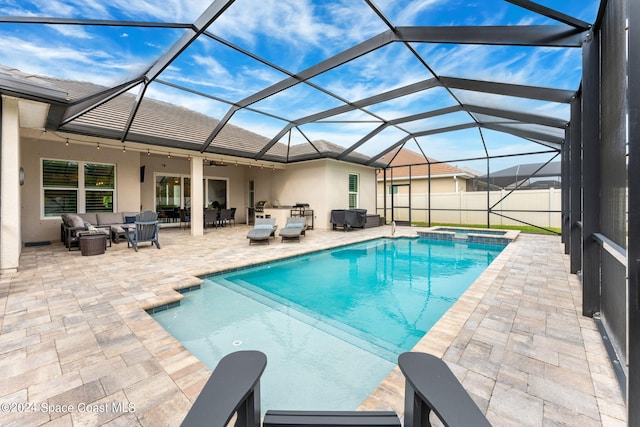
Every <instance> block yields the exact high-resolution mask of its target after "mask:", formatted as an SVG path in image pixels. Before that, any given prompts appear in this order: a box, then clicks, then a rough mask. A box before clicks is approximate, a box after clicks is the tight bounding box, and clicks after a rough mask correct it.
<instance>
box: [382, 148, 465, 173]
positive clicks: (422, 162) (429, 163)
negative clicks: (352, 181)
mask: <svg viewBox="0 0 640 427" xmlns="http://www.w3.org/2000/svg"><path fill="white" fill-rule="evenodd" d="M382 160H383V161H384V162H385V163H388V164H389V167H392V168H393V178H394V179H396V178H404V177H409V176H411V177H412V178H416V177H431V178H437V177H443V176H446V177H450V176H459V177H462V178H473V177H474V175H473V174H472V173H471V172H470V171H468V170H465V169H461V168H459V167H457V166H454V165H450V164H449V163H445V162H440V161H438V160H436V159H432V158H429V157H425V156H424V155H422V154H419V153H416V152H413V151H411V150H407V149H402V150H399V151H398V152H397V153H396V154H395V156H394V158H393V159H392V160H390V161H389V160H388V159H387V156H385V157H383V159H382ZM379 179H380V178H379Z"/></svg>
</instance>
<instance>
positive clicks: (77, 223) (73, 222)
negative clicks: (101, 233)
mask: <svg viewBox="0 0 640 427" xmlns="http://www.w3.org/2000/svg"><path fill="white" fill-rule="evenodd" d="M67 215H68V216H67V218H68V220H69V224H68V225H69V226H70V227H73V228H84V220H83V219H82V218H80V217H79V216H78V215H75V214H67Z"/></svg>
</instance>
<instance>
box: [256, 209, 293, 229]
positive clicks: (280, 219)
mask: <svg viewBox="0 0 640 427" xmlns="http://www.w3.org/2000/svg"><path fill="white" fill-rule="evenodd" d="M292 208H293V207H292V206H278V207H277V208H273V207H272V208H264V212H263V213H259V212H256V217H258V216H260V215H264V216H265V218H266V217H267V215H269V216H270V217H271V218H275V219H276V225H277V226H278V228H282V227H284V225H285V224H286V223H287V218H289V217H290V216H291V209H292Z"/></svg>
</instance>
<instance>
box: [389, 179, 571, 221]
mask: <svg viewBox="0 0 640 427" xmlns="http://www.w3.org/2000/svg"><path fill="white" fill-rule="evenodd" d="M507 194H509V192H508V191H505V190H502V191H491V192H489V194H488V200H487V192H486V191H474V192H458V193H432V194H431V222H432V223H446V224H468V225H471V224H481V225H482V224H487V206H493V208H492V210H493V211H494V212H496V213H499V214H502V215H505V216H507V217H509V218H513V219H515V220H512V219H509V218H505V217H503V216H501V215H494V214H492V215H491V216H490V217H489V220H490V222H491V225H492V226H493V225H523V223H522V222H519V221H523V222H525V223H528V224H533V225H536V226H539V227H545V228H546V227H553V228H560V227H561V218H560V216H561V213H560V209H561V191H560V190H559V189H554V188H549V189H544V190H517V191H514V192H512V193H511V194H509V195H508V196H507ZM505 196H506V197H505ZM383 197H384V196H383V195H381V194H379V195H378V201H377V202H378V213H379V214H380V215H383V216H384V217H385V218H386V220H387V221H388V222H390V221H391V219H395V220H396V221H408V220H409V209H407V208H405V207H406V206H409V205H410V206H411V221H412V222H428V215H429V212H428V209H429V196H428V194H425V193H422V194H416V193H413V194H412V195H411V203H409V195H408V194H396V195H394V206H395V209H394V212H393V217H392V214H391V195H388V194H387V211H386V212H384V209H383V208H384V199H383ZM503 198H504V199H503ZM500 199H503V200H502V201H500V202H499V203H498V201H499V200H500ZM496 203H498V204H497V205H496ZM494 205H495V206H494ZM398 206H402V207H400V208H398ZM516 220H518V221H516Z"/></svg>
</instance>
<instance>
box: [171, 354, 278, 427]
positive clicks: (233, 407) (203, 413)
mask: <svg viewBox="0 0 640 427" xmlns="http://www.w3.org/2000/svg"><path fill="white" fill-rule="evenodd" d="M266 366H267V356H265V355H264V353H261V352H259V351H254V350H246V351H237V352H234V353H231V354H228V355H226V356H225V357H223V358H222V360H220V362H219V363H218V365H217V366H216V368H215V369H214V370H213V373H212V374H211V376H210V377H209V380H208V381H207V383H206V384H205V385H204V388H203V389H202V391H201V392H200V394H199V395H198V398H197V399H196V401H195V402H194V403H193V406H192V407H191V410H189V413H188V414H187V416H186V418H185V419H184V421H183V422H182V426H183V427H196V426H226V425H228V424H229V421H230V420H231V418H232V417H233V415H234V414H236V413H237V418H236V422H235V424H234V425H235V427H249V426H251V427H256V426H259V425H260V376H261V375H262V373H263V372H264V368H265V367H266Z"/></svg>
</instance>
